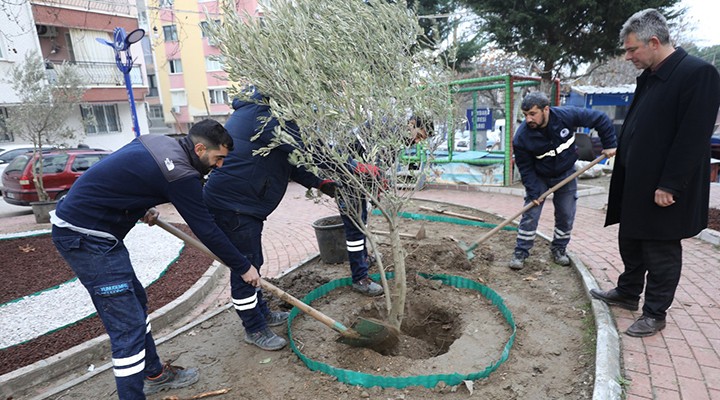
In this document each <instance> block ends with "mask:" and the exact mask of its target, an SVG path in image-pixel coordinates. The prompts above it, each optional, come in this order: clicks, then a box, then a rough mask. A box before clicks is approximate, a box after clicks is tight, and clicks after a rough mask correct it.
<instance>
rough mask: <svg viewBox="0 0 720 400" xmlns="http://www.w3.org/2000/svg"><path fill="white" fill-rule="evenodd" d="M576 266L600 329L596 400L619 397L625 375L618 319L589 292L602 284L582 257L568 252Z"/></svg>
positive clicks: (594, 395)
mask: <svg viewBox="0 0 720 400" xmlns="http://www.w3.org/2000/svg"><path fill="white" fill-rule="evenodd" d="M568 255H569V256H570V260H571V261H572V264H573V265H574V266H575V270H577V271H578V273H579V274H580V278H581V279H582V281H583V286H584V287H585V294H586V296H587V297H588V299H590V300H591V302H590V304H591V306H592V311H593V315H594V316H595V328H596V329H597V336H596V343H595V386H594V390H593V400H620V399H622V394H623V393H622V391H623V390H622V387H621V386H620V383H619V382H618V379H619V378H620V377H621V376H622V372H621V364H620V337H619V335H618V330H617V328H616V326H615V321H614V320H613V318H612V315H611V314H610V308H609V307H608V306H607V304H605V303H604V302H602V301H600V300H594V299H592V297H591V296H590V295H589V293H590V289H599V288H600V287H599V286H598V284H597V281H596V280H595V277H594V276H592V274H591V273H590V271H589V270H588V269H587V267H586V266H585V264H583V262H582V261H580V259H578V258H577V257H575V256H573V255H572V254H570V253H568Z"/></svg>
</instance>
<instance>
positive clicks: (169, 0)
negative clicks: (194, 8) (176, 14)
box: [160, 0, 175, 8]
mask: <svg viewBox="0 0 720 400" xmlns="http://www.w3.org/2000/svg"><path fill="white" fill-rule="evenodd" d="M173 3H175V1H174V0H160V8H172V6H173Z"/></svg>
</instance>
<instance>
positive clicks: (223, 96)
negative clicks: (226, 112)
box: [209, 89, 229, 104]
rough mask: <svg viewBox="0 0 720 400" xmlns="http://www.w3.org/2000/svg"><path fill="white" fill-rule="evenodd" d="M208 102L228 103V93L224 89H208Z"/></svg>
mask: <svg viewBox="0 0 720 400" xmlns="http://www.w3.org/2000/svg"><path fill="white" fill-rule="evenodd" d="M209 92H210V104H228V103H229V101H228V94H227V91H226V90H225V89H210V90H209Z"/></svg>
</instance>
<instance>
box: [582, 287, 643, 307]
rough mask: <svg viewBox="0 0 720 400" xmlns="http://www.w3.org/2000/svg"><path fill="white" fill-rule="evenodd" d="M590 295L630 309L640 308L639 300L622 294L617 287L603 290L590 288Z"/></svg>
mask: <svg viewBox="0 0 720 400" xmlns="http://www.w3.org/2000/svg"><path fill="white" fill-rule="evenodd" d="M590 295H591V296H592V297H594V298H596V299H598V300H602V301H604V302H605V303H607V304H609V305H611V306H618V307H620V308H624V309H626V310H630V311H637V310H638V301H637V300H633V299H630V298H628V297H626V296H623V295H621V294H620V293H618V292H617V290H615V289H610V290H608V291H607V292H603V291H601V290H597V289H590Z"/></svg>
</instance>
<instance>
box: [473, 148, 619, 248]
mask: <svg viewBox="0 0 720 400" xmlns="http://www.w3.org/2000/svg"><path fill="white" fill-rule="evenodd" d="M605 157H606V156H605V154H600V155H599V156H598V157H597V158H595V159H594V160H592V162H590V164H588V165H586V166H584V167H582V168H580V169H579V170H577V171H575V172H574V173H573V174H572V175H570V176H568V177H567V178H565V179H563V180H562V181H560V182H558V183H557V184H556V185H555V186H553V187H551V188H550V189H548V190H547V191H545V193H543V194H541V195H540V197H538V198H537V200H539V201H540V202H542V201H543V200H545V198H546V197H548V196H550V195H551V194H552V193H554V192H555V191H557V190H558V189H560V188H561V187H563V186H565V185H567V183H568V182H570V181H572V180H573V179H575V178H577V177H578V176H580V175H582V173H583V172H585V171H587V170H589V169H590V168H592V167H593V166H594V165H595V164H597V163H599V162H600V161H602V160H604V159H605ZM533 207H535V203H534V202H532V201H531V202H530V203H528V204H527V205H525V207H523V208H522V210H520V211H518V212H517V213H515V214H513V215H512V216H511V217H509V218H508V219H506V220H505V221H503V222H501V223H500V224H499V225H498V226H496V227H494V228H492V229H491V230H490V232H488V233H486V234H485V235H483V236H482V237H481V238H480V239H478V240H476V241H475V242H473V243H472V244H471V245H470V247H468V248H467V249H466V250H465V251H466V252H467V251H471V250H473V249H474V248H476V247H477V246H478V245H479V244H480V243H483V242H484V241H486V240H488V239H489V238H490V237H491V236H492V235H494V234H495V233H497V232H498V231H499V230H500V229H502V228H504V227H505V226H507V225H508V224H509V223H511V222H513V221H514V220H515V218H517V217H519V216H521V215H523V214H524V213H525V211H527V210H529V209H531V208H533Z"/></svg>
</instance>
